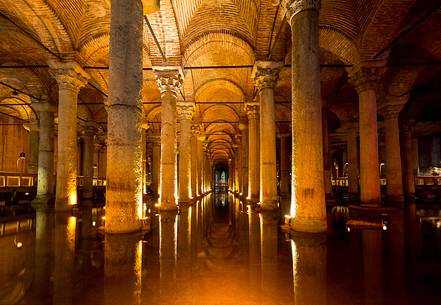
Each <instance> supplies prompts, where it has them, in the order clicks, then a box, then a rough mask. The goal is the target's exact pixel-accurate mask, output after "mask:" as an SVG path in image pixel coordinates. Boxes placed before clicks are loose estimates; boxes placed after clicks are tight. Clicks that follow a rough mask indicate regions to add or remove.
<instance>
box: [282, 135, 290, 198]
mask: <svg viewBox="0 0 441 305" xmlns="http://www.w3.org/2000/svg"><path fill="white" fill-rule="evenodd" d="M288 136H289V135H281V136H280V195H281V196H282V197H286V196H289V161H288Z"/></svg>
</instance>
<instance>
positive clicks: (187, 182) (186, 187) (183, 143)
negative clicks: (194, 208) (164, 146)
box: [178, 105, 193, 202]
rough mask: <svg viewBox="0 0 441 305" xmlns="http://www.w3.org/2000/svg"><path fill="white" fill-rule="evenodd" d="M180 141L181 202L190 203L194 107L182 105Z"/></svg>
mask: <svg viewBox="0 0 441 305" xmlns="http://www.w3.org/2000/svg"><path fill="white" fill-rule="evenodd" d="M178 112H179V117H180V127H181V132H180V141H179V175H178V178H179V202H188V201H190V198H191V191H192V190H191V117H192V113H193V105H180V106H179V109H178Z"/></svg>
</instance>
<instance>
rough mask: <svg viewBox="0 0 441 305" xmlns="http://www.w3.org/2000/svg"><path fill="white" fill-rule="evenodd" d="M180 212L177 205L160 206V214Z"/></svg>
mask: <svg viewBox="0 0 441 305" xmlns="http://www.w3.org/2000/svg"><path fill="white" fill-rule="evenodd" d="M177 210H178V206H177V205H175V206H163V205H160V206H159V211H160V212H173V211H177Z"/></svg>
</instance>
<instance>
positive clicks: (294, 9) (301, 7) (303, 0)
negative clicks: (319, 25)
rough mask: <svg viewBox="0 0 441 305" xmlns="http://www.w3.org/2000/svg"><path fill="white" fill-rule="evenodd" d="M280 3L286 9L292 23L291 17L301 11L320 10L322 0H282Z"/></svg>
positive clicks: (287, 16)
mask: <svg viewBox="0 0 441 305" xmlns="http://www.w3.org/2000/svg"><path fill="white" fill-rule="evenodd" d="M280 4H281V5H282V7H283V8H284V9H285V10H286V18H287V20H288V22H289V24H291V19H292V17H294V16H295V15H297V14H298V13H300V12H301V11H305V10H314V11H318V10H320V0H280Z"/></svg>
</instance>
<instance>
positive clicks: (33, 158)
mask: <svg viewBox="0 0 441 305" xmlns="http://www.w3.org/2000/svg"><path fill="white" fill-rule="evenodd" d="M29 130H30V145H29V146H30V147H29V158H28V168H27V172H28V173H29V174H37V173H38V151H39V144H38V143H39V129H38V121H37V120H33V121H31V122H30V123H29Z"/></svg>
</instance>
